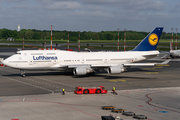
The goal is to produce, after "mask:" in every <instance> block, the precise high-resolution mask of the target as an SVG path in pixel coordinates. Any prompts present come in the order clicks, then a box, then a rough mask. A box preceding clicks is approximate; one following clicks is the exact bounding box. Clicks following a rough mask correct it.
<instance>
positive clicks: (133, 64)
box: [52, 59, 171, 69]
mask: <svg viewBox="0 0 180 120" xmlns="http://www.w3.org/2000/svg"><path fill="white" fill-rule="evenodd" d="M170 61H171V59H168V60H166V61H164V62H162V63H126V64H107V63H104V64H74V65H60V66H59V65H58V64H56V65H54V66H52V67H54V68H57V67H58V68H60V67H61V68H67V69H68V68H69V69H73V68H77V67H84V68H92V69H93V68H108V67H111V66H123V67H131V66H155V65H159V64H161V65H164V64H168V63H169V62H170Z"/></svg>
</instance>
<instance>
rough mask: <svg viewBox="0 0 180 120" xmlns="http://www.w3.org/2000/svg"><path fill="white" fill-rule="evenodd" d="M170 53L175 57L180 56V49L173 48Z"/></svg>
mask: <svg viewBox="0 0 180 120" xmlns="http://www.w3.org/2000/svg"><path fill="white" fill-rule="evenodd" d="M170 55H172V56H174V57H179V56H180V50H171V51H170Z"/></svg>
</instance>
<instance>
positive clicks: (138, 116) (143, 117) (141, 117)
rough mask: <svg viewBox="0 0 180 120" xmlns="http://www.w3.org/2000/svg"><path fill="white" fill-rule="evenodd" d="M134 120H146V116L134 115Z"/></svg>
mask: <svg viewBox="0 0 180 120" xmlns="http://www.w3.org/2000/svg"><path fill="white" fill-rule="evenodd" d="M134 118H137V119H147V116H145V115H134Z"/></svg>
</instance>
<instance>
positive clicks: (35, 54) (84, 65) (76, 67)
mask: <svg viewBox="0 0 180 120" xmlns="http://www.w3.org/2000/svg"><path fill="white" fill-rule="evenodd" d="M162 31H163V27H156V28H155V29H154V30H153V31H152V32H150V33H149V34H148V35H147V36H146V37H145V38H144V39H143V40H142V41H141V42H140V43H139V44H138V45H137V46H136V47H135V48H134V49H133V50H131V51H121V52H119V51H117V52H103V51H99V52H76V51H65V50H21V51H17V52H16V53H15V54H14V55H12V56H10V57H8V58H7V59H5V60H2V62H3V64H4V65H6V66H8V67H11V68H14V69H19V70H20V71H21V76H22V77H25V72H24V70H33V71H35V70H56V71H61V70H63V71H64V70H71V71H72V72H73V74H74V75H78V76H80V75H86V74H89V73H94V72H96V71H102V70H106V71H107V73H109V74H119V73H122V72H124V71H125V70H126V68H129V67H131V66H154V65H156V64H167V63H168V62H169V60H168V61H165V62H162V63H136V62H139V61H142V60H147V59H150V58H153V57H156V56H158V55H159V54H160V53H159V51H157V50H156V47H157V45H158V43H159V40H160V36H161V33H162Z"/></svg>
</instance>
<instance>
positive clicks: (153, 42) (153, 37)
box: [149, 33, 158, 46]
mask: <svg viewBox="0 0 180 120" xmlns="http://www.w3.org/2000/svg"><path fill="white" fill-rule="evenodd" d="M157 43H158V36H157V35H156V34H155V33H153V34H151V35H149V44H151V45H152V46H155V45H156V44H157Z"/></svg>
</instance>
